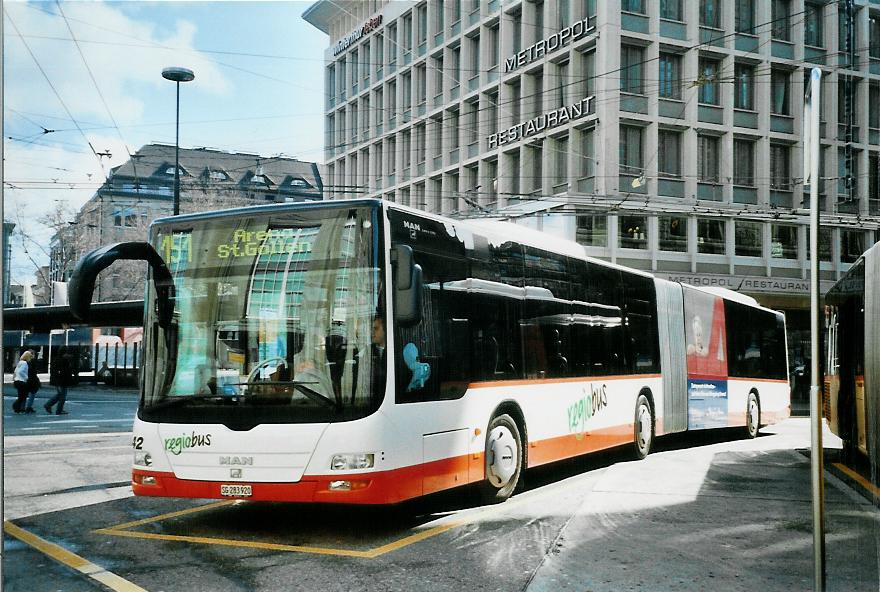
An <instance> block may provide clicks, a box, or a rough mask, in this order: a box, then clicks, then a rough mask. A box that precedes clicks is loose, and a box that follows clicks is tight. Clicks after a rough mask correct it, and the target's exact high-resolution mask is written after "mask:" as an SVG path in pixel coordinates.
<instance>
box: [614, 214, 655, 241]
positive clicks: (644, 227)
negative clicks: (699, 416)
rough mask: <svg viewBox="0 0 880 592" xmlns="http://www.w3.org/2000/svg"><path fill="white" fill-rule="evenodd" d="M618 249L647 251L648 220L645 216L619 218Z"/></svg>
mask: <svg viewBox="0 0 880 592" xmlns="http://www.w3.org/2000/svg"><path fill="white" fill-rule="evenodd" d="M618 220H619V225H618V228H619V232H620V241H619V244H620V248H622V249H647V248H648V218H647V216H620V217H619V218H618Z"/></svg>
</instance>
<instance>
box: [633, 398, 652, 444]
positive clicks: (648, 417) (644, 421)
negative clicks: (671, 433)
mask: <svg viewBox="0 0 880 592" xmlns="http://www.w3.org/2000/svg"><path fill="white" fill-rule="evenodd" d="M633 439H634V442H633V444H634V450H635V455H636V458H637V459H638V460H642V459H643V458H645V457H646V456H648V454H649V453H650V452H651V446H652V445H653V444H654V410H653V409H652V408H651V403H649V402H648V397H646V396H645V395H639V398H638V400H637V401H636V416H635V425H634V426H633Z"/></svg>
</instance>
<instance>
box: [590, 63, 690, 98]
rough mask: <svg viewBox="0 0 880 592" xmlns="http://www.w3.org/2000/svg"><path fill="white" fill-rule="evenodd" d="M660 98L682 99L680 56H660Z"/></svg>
mask: <svg viewBox="0 0 880 592" xmlns="http://www.w3.org/2000/svg"><path fill="white" fill-rule="evenodd" d="M588 96H589V95H588ZM660 96H661V97H663V98H664V99H680V98H681V56H680V55H676V54H674V53H661V54H660Z"/></svg>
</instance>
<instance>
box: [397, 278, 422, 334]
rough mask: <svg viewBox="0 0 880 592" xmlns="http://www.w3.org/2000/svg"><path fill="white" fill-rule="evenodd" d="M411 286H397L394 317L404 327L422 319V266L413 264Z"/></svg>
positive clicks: (417, 322)
mask: <svg viewBox="0 0 880 592" xmlns="http://www.w3.org/2000/svg"><path fill="white" fill-rule="evenodd" d="M409 278H410V280H409V282H408V283H409V287H408V288H400V287H395V290H394V319H395V320H396V321H397V323H398V324H399V325H401V326H403V327H412V326H413V325H418V324H419V323H420V322H421V321H422V267H421V266H420V265H413V266H412V268H411V270H410V274H409Z"/></svg>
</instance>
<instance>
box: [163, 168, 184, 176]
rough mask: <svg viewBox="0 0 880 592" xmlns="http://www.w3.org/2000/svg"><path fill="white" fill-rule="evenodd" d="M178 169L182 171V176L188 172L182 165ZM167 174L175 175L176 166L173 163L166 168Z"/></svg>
mask: <svg viewBox="0 0 880 592" xmlns="http://www.w3.org/2000/svg"><path fill="white" fill-rule="evenodd" d="M178 170H179V171H180V176H181V177H182V176H184V175H185V174H186V171H185V170H183V167H180V169H178ZM165 174H166V175H168V176H169V177H173V176H174V166H173V165H172V166H170V167H168V168H166V169H165Z"/></svg>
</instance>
